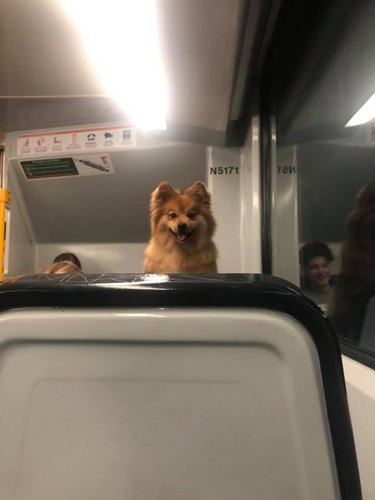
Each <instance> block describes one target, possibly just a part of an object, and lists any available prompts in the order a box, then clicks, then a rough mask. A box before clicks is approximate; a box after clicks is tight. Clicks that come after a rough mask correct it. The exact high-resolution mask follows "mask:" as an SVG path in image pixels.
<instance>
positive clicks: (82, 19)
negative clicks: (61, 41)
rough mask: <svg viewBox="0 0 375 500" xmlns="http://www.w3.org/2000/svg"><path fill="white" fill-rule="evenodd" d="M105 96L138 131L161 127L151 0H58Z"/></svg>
mask: <svg viewBox="0 0 375 500" xmlns="http://www.w3.org/2000/svg"><path fill="white" fill-rule="evenodd" d="M61 2H62V5H63V6H64V8H65V10H66V12H67V13H68V15H69V17H70V18H71V19H72V21H73V22H74V24H75V26H76V28H77V30H78V31H79V33H80V35H81V37H82V40H83V43H84V45H85V48H86V51H87V54H88V56H89V58H90V60H91V63H92V65H93V67H94V69H95V71H96V73H97V75H98V76H99V78H100V80H101V81H102V83H103V86H104V88H105V89H106V92H108V95H109V96H111V97H113V98H114V99H115V100H116V101H117V102H118V103H119V105H120V106H121V107H122V109H123V110H124V112H125V113H126V115H127V116H130V117H131V119H132V120H133V122H134V124H135V125H138V126H139V127H140V128H143V129H165V128H166V115H167V84H166V77H165V73H164V66H163V61H162V56H161V48H160V42H159V36H158V26H157V11H156V0H104V1H103V0H61Z"/></svg>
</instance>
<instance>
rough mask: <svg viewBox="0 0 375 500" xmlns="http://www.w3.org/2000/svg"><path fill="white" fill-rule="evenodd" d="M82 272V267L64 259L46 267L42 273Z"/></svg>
mask: <svg viewBox="0 0 375 500" xmlns="http://www.w3.org/2000/svg"><path fill="white" fill-rule="evenodd" d="M80 272H81V269H80V268H79V267H78V266H77V265H76V264H74V263H73V262H69V261H66V260H62V261H59V262H54V263H53V264H49V265H48V266H46V267H44V268H43V269H41V271H40V274H78V273H80Z"/></svg>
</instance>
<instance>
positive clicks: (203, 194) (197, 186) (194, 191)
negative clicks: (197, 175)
mask: <svg viewBox="0 0 375 500" xmlns="http://www.w3.org/2000/svg"><path fill="white" fill-rule="evenodd" d="M185 194H186V196H189V197H190V198H193V199H194V200H196V201H197V202H198V203H202V204H203V205H208V206H209V205H210V204H211V195H210V193H209V192H208V191H207V188H206V186H205V184H204V183H203V182H201V181H196V182H194V184H193V185H192V186H191V187H189V189H187V190H186V191H185Z"/></svg>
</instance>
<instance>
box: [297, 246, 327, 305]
mask: <svg viewBox="0 0 375 500" xmlns="http://www.w3.org/2000/svg"><path fill="white" fill-rule="evenodd" d="M299 256H300V264H301V275H302V279H301V286H302V290H303V292H304V294H305V295H306V296H307V297H309V298H310V299H312V300H313V301H314V302H316V303H317V304H318V305H319V306H321V307H322V309H323V310H324V311H325V312H327V311H328V306H329V304H330V303H331V300H332V287H331V282H330V276H331V270H330V263H331V261H332V260H333V255H332V252H331V250H330V249H329V247H328V246H327V245H326V244H325V243H322V242H321V241H312V242H311V243H306V244H305V245H304V246H303V247H302V248H301V250H300V253H299Z"/></svg>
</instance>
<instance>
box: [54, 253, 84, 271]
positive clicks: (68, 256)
mask: <svg viewBox="0 0 375 500" xmlns="http://www.w3.org/2000/svg"><path fill="white" fill-rule="evenodd" d="M62 261H67V262H73V264H75V265H76V266H77V267H78V268H79V269H82V265H81V261H80V260H79V258H78V257H77V256H76V255H75V254H74V253H71V252H64V253H60V254H59V255H57V256H56V257H55V258H54V260H53V263H55V262H62Z"/></svg>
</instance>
